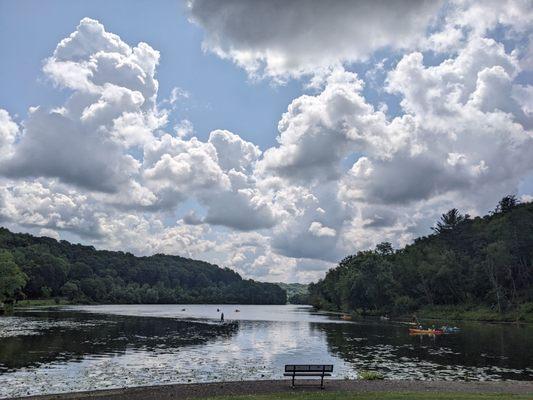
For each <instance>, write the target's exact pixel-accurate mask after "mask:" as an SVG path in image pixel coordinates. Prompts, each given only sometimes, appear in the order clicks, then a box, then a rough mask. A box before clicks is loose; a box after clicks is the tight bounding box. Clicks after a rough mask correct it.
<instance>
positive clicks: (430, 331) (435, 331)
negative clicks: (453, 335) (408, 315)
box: [409, 328, 444, 335]
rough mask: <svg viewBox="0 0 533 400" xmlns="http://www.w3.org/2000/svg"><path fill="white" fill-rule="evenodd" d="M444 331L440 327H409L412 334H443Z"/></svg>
mask: <svg viewBox="0 0 533 400" xmlns="http://www.w3.org/2000/svg"><path fill="white" fill-rule="evenodd" d="M443 333H444V332H443V331H441V330H440V329H415V328H410V329H409V334H410V335H442V334H443Z"/></svg>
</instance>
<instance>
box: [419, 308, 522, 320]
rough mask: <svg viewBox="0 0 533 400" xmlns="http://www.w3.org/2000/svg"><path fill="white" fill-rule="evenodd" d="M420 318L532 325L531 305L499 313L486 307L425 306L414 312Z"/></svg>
mask: <svg viewBox="0 0 533 400" xmlns="http://www.w3.org/2000/svg"><path fill="white" fill-rule="evenodd" d="M416 315H417V316H418V317H420V318H427V319H441V320H442V319H444V320H450V321H451V320H454V321H479V322H502V323H515V322H518V323H521V322H524V323H533V303H525V304H522V305H520V306H519V307H518V308H517V309H516V310H512V311H509V312H505V313H499V312H497V311H495V310H491V309H489V308H487V307H467V306H427V307H423V308H421V309H420V310H418V311H417V312H416Z"/></svg>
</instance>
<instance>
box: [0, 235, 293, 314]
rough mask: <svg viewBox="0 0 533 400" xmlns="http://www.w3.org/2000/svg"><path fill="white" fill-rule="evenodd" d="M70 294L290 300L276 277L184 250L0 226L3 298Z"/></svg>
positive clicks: (112, 299)
mask: <svg viewBox="0 0 533 400" xmlns="http://www.w3.org/2000/svg"><path fill="white" fill-rule="evenodd" d="M57 297H65V298H68V299H69V300H70V301H74V302H95V303H241V304H285V302H286V292H285V291H284V290H283V289H281V288H280V287H279V286H278V285H275V284H271V283H262V282H255V281H253V280H244V279H242V278H241V276H240V275H239V274H237V273H236V272H235V271H232V270H231V269H229V268H220V267H218V266H216V265H212V264H209V263H207V262H203V261H197V260H191V259H188V258H183V257H179V256H168V255H163V254H156V255H153V256H150V257H136V256H134V255H133V254H130V253H124V252H120V251H105V250H96V249H95V248H94V247H92V246H83V245H80V244H72V243H69V242H67V241H64V240H62V241H57V240H55V239H51V238H48V237H35V236H32V235H29V234H19V233H12V232H10V231H9V230H7V229H5V228H0V302H1V301H2V300H8V301H9V300H12V299H13V298H17V299H21V298H28V299H37V298H40V299H46V298H57Z"/></svg>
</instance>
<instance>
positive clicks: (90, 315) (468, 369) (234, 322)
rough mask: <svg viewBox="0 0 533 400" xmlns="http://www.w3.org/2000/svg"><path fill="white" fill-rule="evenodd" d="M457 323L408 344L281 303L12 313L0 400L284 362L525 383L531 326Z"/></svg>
mask: <svg viewBox="0 0 533 400" xmlns="http://www.w3.org/2000/svg"><path fill="white" fill-rule="evenodd" d="M217 307H218V308H220V309H221V310H222V311H223V312H224V314H225V317H226V321H227V323H226V324H223V325H222V324H220V323H219V322H218V318H219V314H218V313H217ZM183 309H185V310H184V311H183ZM235 309H239V310H240V312H235ZM459 326H460V327H461V328H462V331H461V333H458V334H451V335H443V336H438V337H433V338H431V337H411V336H409V335H408V331H407V327H405V326H404V325H401V324H400V323H397V322H393V321H387V322H378V321H372V320H368V321H358V322H344V321H341V320H339V319H338V317H337V316H333V315H328V314H320V313H316V312H313V311H312V309H311V308H309V307H305V306H290V305H288V306H227V305H225V306H216V305H103V306H73V307H64V308H59V309H58V308H54V309H33V310H28V311H24V312H20V311H19V312H17V313H15V314H14V315H13V316H10V317H0V397H11V396H20V395H30V394H42V393H58V392H66V391H78V390H89V389H97V388H111V387H124V386H135V385H153V384H165V383H173V382H206V381H220V380H247V379H272V378H280V377H281V375H282V368H283V365H284V364H286V363H332V364H334V365H335V374H334V376H335V377H337V378H346V377H348V378H356V377H357V371H360V370H363V369H366V370H378V371H380V372H381V373H382V374H384V375H385V376H386V377H389V378H396V379H460V380H501V379H516V380H532V379H533V327H532V326H507V325H490V324H473V323H472V324H461V325H459Z"/></svg>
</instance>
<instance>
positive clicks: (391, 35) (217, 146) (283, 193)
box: [0, 0, 533, 282]
mask: <svg viewBox="0 0 533 400" xmlns="http://www.w3.org/2000/svg"><path fill="white" fill-rule="evenodd" d="M365 3H366V2H365V1H363V0H361V1H353V2H328V1H308V2H305V1H294V2H284V1H268V0H257V1H255V2H248V1H245V0H234V1H231V2H221V1H216V0H190V1H187V2H184V1H178V0H173V1H158V2H152V1H113V2H109V1H100V0H97V1H90V2H88V1H66V0H63V1H59V0H56V1H47V2H43V1H26V0H18V1H7V0H0V52H1V53H0V54H2V62H1V63H0V88H1V90H0V222H1V223H2V225H4V226H7V227H8V228H10V229H13V230H15V231H24V232H30V233H33V234H37V235H46V236H51V237H54V238H58V239H67V240H71V241H75V242H83V243H88V244H92V245H95V246H96V247H98V248H106V249H116V250H127V251H131V252H133V253H135V254H153V253H158V252H165V253H171V254H180V255H185V256H188V257H192V258H199V259H205V260H207V261H211V262H215V263H218V264H220V265H224V266H229V267H231V268H234V269H236V270H237V271H239V272H240V273H241V274H243V275H244V276H247V277H253V278H256V279H263V280H270V281H280V280H285V281H301V282H306V281H310V280H315V279H317V278H319V277H320V276H322V274H323V273H324V271H326V270H327V269H328V268H330V267H331V266H332V265H334V263H335V262H337V261H338V260H340V259H342V258H343V257H344V256H345V255H347V254H350V253H353V252H356V251H358V250H362V249H367V248H371V247H373V246H375V245H376V244H377V243H379V242H381V241H390V242H391V243H392V244H393V245H394V246H395V247H400V246H403V245H405V244H407V243H410V242H411V241H412V240H413V239H414V238H416V237H417V236H419V235H425V234H427V233H429V232H430V228H431V226H432V225H433V224H434V223H435V221H436V219H437V218H438V217H439V215H440V214H441V213H443V212H445V211H447V210H448V209H450V208H452V207H457V208H458V209H460V210H461V212H464V213H469V214H471V215H481V214H484V213H486V212H488V211H490V210H492V209H493V208H494V207H495V205H496V203H497V201H498V200H499V199H500V198H501V197H503V196H505V195H507V194H516V195H517V196H518V197H519V198H520V199H521V200H522V201H531V199H532V194H533V159H532V157H531V156H530V154H531V151H533V133H532V126H533V115H532V112H533V105H532V103H531V98H532V97H533V86H532V81H531V79H532V76H533V72H532V65H533V61H532V60H533V54H532V48H533V45H532V44H531V43H530V38H531V37H533V32H532V28H531V23H530V22H531V19H532V18H533V17H532V16H533V10H532V9H533V6H532V5H531V4H530V3H528V2H521V1H515V0H508V1H505V2H476V1H465V2H461V1H456V0H447V1H425V0H419V1H414V2H413V1H404V0H399V1H398V2H395V3H394V7H390V5H387V4H385V3H381V2H372V3H371V4H372V5H371V6H368V4H365ZM117 35H118V36H117ZM139 43H146V44H147V45H143V44H139ZM178 89H179V91H181V92H182V93H185V94H186V95H182V96H178V98H176V101H175V102H174V103H173V104H171V103H170V99H171V97H172V91H173V90H178ZM184 120H186V121H188V122H184ZM177 125H180V126H182V128H183V127H184V128H183V129H181V130H180V131H176V130H175V126H177ZM188 127H189V128H190V127H192V132H191V131H189V130H187V129H185V128H188Z"/></svg>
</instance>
